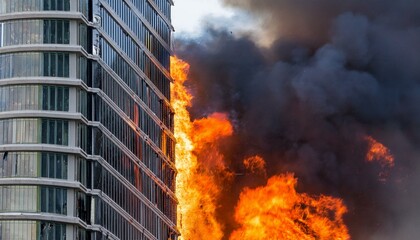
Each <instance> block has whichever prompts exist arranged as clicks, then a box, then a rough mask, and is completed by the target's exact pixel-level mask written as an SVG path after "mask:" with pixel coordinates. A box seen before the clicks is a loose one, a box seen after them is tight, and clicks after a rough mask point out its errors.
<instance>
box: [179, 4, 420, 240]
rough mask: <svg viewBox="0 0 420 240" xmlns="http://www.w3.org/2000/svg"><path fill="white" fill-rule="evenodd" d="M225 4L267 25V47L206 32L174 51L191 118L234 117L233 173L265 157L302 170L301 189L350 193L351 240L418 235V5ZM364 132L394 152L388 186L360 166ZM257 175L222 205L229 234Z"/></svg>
mask: <svg viewBox="0 0 420 240" xmlns="http://www.w3.org/2000/svg"><path fill="white" fill-rule="evenodd" d="M226 3H227V4H229V5H232V6H236V7H240V8H242V9H245V10H247V11H249V12H250V14H251V15H252V16H253V17H255V18H260V19H263V20H264V28H265V29H267V35H266V36H269V37H270V38H271V40H272V42H273V43H272V45H271V46H270V47H260V46H259V45H258V44H257V43H256V42H255V41H254V40H253V38H251V37H249V36H241V37H238V36H235V35H234V34H231V32H230V31H231V30H230V29H229V30H220V29H209V30H208V35H207V36H206V37H205V38H203V39H200V40H199V41H197V40H179V41H178V42H177V45H176V50H177V54H178V55H179V56H180V57H181V58H183V59H185V60H186V61H188V62H189V63H190V64H191V69H190V79H192V80H193V81H190V82H189V84H190V87H191V89H192V91H193V93H194V96H195V99H194V106H193V109H191V111H192V112H193V115H194V116H196V117H201V116H203V115H206V114H208V113H211V112H214V111H222V112H227V113H229V114H230V118H231V119H232V121H233V122H234V125H235V135H234V136H233V137H232V138H231V139H229V141H227V142H226V144H225V146H224V152H225V155H226V156H227V159H230V160H231V161H232V162H231V163H230V164H231V168H232V170H233V171H235V172H237V173H241V172H243V171H244V169H243V165H242V160H243V159H244V158H246V157H250V156H253V155H255V154H259V155H261V156H262V157H264V158H265V159H266V160H267V170H268V171H267V174H268V175H269V176H270V175H274V174H278V173H281V172H295V173H296V176H297V177H298V178H299V188H300V190H302V191H306V192H310V193H317V194H318V193H323V194H329V195H333V196H337V197H341V198H343V199H344V201H345V203H346V204H347V206H348V207H349V213H348V214H347V218H346V223H347V224H348V226H349V229H350V233H351V235H352V238H353V239H362V240H364V239H367V240H379V239H380V240H388V239H389V240H393V239H404V240H405V239H407V240H411V239H413V240H414V239H418V237H419V236H420V227H419V226H420V205H419V204H420V191H419V190H418V186H420V159H419V158H420V148H419V147H418V146H420V14H419V13H420V2H418V1H414V0H401V1H392V0H363V1H362V0H354V1H333V0H311V1H303V0H226ZM367 135H370V136H373V137H374V138H375V139H377V140H378V141H380V142H381V143H383V144H384V145H386V146H388V147H389V149H390V151H391V153H392V154H393V155H394V157H395V167H394V168H393V169H390V170H389V171H387V173H386V180H385V181H381V180H380V177H379V176H378V175H379V174H380V173H381V171H382V169H381V166H380V165H379V164H375V163H367V161H366V159H365V155H366V152H367V150H368V143H367V142H366V140H365V136H367ZM252 178H255V177H252V176H247V175H244V176H242V175H240V174H238V176H237V177H236V179H235V182H234V184H233V186H232V189H228V191H227V193H229V194H226V197H225V199H223V201H222V202H221V206H222V209H221V211H220V212H221V215H220V216H221V218H223V219H224V221H225V223H226V225H227V229H226V231H227V232H229V231H231V230H232V229H233V228H234V227H235V226H234V225H232V224H231V222H232V221H231V220H232V219H229V217H228V216H231V215H232V214H231V213H232V212H233V208H234V204H235V202H236V200H237V195H238V193H239V192H240V190H241V188H242V187H243V186H249V185H251V186H252V185H253V184H255V182H257V183H258V179H252ZM232 193H233V194H232ZM222 213H223V214H222Z"/></svg>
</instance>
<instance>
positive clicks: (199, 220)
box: [171, 57, 233, 240]
mask: <svg viewBox="0 0 420 240" xmlns="http://www.w3.org/2000/svg"><path fill="white" fill-rule="evenodd" d="M188 68H189V66H188V64H187V63H185V62H183V61H182V60H179V59H177V58H176V57H172V58H171V76H172V78H173V79H174V83H173V84H172V86H171V94H172V106H173V108H174V110H175V117H174V123H175V131H174V132H175V133H174V134H175V138H176V140H177V145H176V147H175V157H176V167H177V170H178V175H177V178H176V196H177V198H178V202H179V203H178V209H177V210H178V223H177V224H178V227H179V231H180V232H181V237H180V238H179V239H180V240H182V239H184V240H196V239H214V240H218V239H222V237H223V228H222V226H221V224H220V223H219V221H218V220H217V219H216V217H215V215H216V209H217V201H218V199H219V197H220V194H221V188H220V187H219V186H220V182H221V181H223V180H224V179H225V178H224V177H229V176H230V175H231V174H230V173H229V171H228V170H227V168H226V166H225V164H224V161H223V156H222V155H221V154H220V153H219V151H218V149H217V146H216V142H217V141H218V140H219V139H220V138H223V137H226V136H229V135H231V134H232V132H233V128H232V125H231V124H230V122H229V121H228V119H227V116H226V114H222V113H214V114H212V115H210V116H209V117H208V118H203V119H198V120H195V121H194V122H191V119H190V115H189V113H188V111H187V107H188V106H190V104H191V100H192V96H191V94H190V93H188V91H187V89H186V88H185V87H184V85H183V84H184V82H185V81H186V79H187V72H188Z"/></svg>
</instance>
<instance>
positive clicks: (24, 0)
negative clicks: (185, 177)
mask: <svg viewBox="0 0 420 240" xmlns="http://www.w3.org/2000/svg"><path fill="white" fill-rule="evenodd" d="M172 4H173V3H172V1H171V0H0V239H1V240H32V239H33V240H35V239H36V240H38V239H40V240H43V239H54V240H63V239H67V240H69V239H80V240H82V239H92V240H95V239H123V240H131V239H164V240H168V239H171V240H172V239H177V235H178V232H177V229H176V204H177V201H176V197H175V194H174V191H175V175H176V169H175V165H174V142H175V141H174V136H173V117H172V116H173V111H172V108H171V106H170V74H169V71H170V69H169V57H170V54H171V33H172V30H173V29H172V26H171V21H170V19H171V16H170V12H171V5H172Z"/></svg>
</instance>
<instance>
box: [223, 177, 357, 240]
mask: <svg viewBox="0 0 420 240" xmlns="http://www.w3.org/2000/svg"><path fill="white" fill-rule="evenodd" d="M296 184H297V180H296V178H294V177H293V175H292V174H285V175H279V176H274V177H272V178H270V179H269V180H268V182H267V185H266V186H264V187H259V188H256V189H249V188H247V189H245V190H244V191H243V192H242V193H241V196H240V200H239V202H238V205H237V207H236V213H235V220H236V221H237V222H238V223H239V225H240V228H239V229H237V230H236V231H234V232H233V233H232V235H231V237H230V240H259V239H261V240H265V239H282V240H305V239H308V240H312V239H321V240H322V239H325V240H327V239H336V240H339V239H341V240H345V239H350V236H349V234H348V230H347V228H346V226H345V225H344V223H343V218H342V217H343V214H344V213H345V212H346V211H347V209H346V207H345V206H344V205H343V203H342V201H341V200H340V199H336V198H332V197H327V196H320V197H311V196H309V195H307V194H300V193H297V192H296V190H295V187H296Z"/></svg>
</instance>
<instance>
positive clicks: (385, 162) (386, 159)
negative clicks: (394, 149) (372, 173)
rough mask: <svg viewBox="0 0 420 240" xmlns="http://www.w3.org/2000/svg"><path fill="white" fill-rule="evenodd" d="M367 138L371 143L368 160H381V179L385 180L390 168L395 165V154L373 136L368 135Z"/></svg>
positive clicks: (367, 155)
mask: <svg viewBox="0 0 420 240" xmlns="http://www.w3.org/2000/svg"><path fill="white" fill-rule="evenodd" d="M365 139H366V141H367V142H368V144H369V151H368V153H367V154H366V160H367V161H368V162H379V164H380V165H381V167H382V171H381V172H380V173H379V180H380V181H382V182H385V181H386V180H387V178H388V176H389V174H390V169H391V168H393V167H394V164H395V162H394V156H393V155H392V154H391V152H390V151H389V149H388V148H387V147H386V146H385V145H383V144H382V143H380V142H378V141H376V140H375V139H374V138H373V137H371V136H367V137H365Z"/></svg>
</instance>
